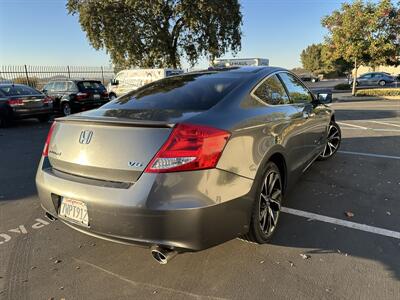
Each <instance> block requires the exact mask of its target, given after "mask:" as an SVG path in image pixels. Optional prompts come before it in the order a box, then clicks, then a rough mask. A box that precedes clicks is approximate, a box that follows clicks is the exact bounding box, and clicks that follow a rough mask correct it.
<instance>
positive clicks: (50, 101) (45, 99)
mask: <svg viewBox="0 0 400 300" xmlns="http://www.w3.org/2000/svg"><path fill="white" fill-rule="evenodd" d="M43 103H44V104H49V103H53V99H51V98H50V97H48V96H47V97H45V98H44V99H43Z"/></svg>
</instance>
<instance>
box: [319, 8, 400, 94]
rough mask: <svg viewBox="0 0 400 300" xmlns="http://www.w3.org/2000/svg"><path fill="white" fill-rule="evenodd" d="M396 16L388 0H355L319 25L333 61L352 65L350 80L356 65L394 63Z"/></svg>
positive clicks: (396, 47) (354, 81) (396, 46)
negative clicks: (324, 28)
mask: <svg viewBox="0 0 400 300" xmlns="http://www.w3.org/2000/svg"><path fill="white" fill-rule="evenodd" d="M399 5H400V3H399V4H398V6H399ZM398 13H399V9H398V8H397V7H396V6H395V5H394V4H393V3H392V2H391V1H390V0H381V1H380V2H379V3H372V2H367V3H364V2H363V1H362V0H356V1H354V2H353V3H351V4H348V3H344V4H342V7H341V9H340V10H336V11H334V12H333V13H332V14H331V15H330V16H327V17H325V18H323V19H322V25H323V26H324V27H326V28H327V29H328V32H329V33H328V36H327V37H326V44H327V46H328V49H329V52H330V53H332V57H333V59H335V60H336V59H343V60H344V61H348V62H350V61H351V62H353V63H354V68H355V74H354V79H355V78H357V68H358V66H359V65H360V64H365V65H378V64H382V63H386V64H396V63H397V61H398V59H397V58H396V56H398V55H399V45H398V44H397V43H396V37H395V35H396V34H397V33H398V32H399V31H396V30H398V29H399V27H398V26H399V25H398V19H399V16H398ZM355 92H356V80H353V95H354V94H355Z"/></svg>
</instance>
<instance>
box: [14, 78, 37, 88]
mask: <svg viewBox="0 0 400 300" xmlns="http://www.w3.org/2000/svg"><path fill="white" fill-rule="evenodd" d="M12 82H13V83H15V84H25V85H29V86H31V87H33V88H37V87H38V85H39V78H37V77H29V81H28V80H27V79H26V77H17V78H14V79H13V80H12Z"/></svg>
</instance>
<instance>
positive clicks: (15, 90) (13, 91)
mask: <svg viewBox="0 0 400 300" xmlns="http://www.w3.org/2000/svg"><path fill="white" fill-rule="evenodd" d="M0 90H1V92H2V93H3V94H4V95H5V96H30V95H41V93H40V92H39V91H37V90H35V89H34V88H31V87H29V86H24V85H15V86H13V85H7V86H2V87H0Z"/></svg>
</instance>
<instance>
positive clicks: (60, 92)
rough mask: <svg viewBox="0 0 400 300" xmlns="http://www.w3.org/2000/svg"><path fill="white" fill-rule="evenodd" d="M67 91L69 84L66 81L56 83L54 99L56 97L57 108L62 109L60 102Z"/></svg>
mask: <svg viewBox="0 0 400 300" xmlns="http://www.w3.org/2000/svg"><path fill="white" fill-rule="evenodd" d="M66 91H67V82H65V81H55V82H54V91H53V95H54V96H53V97H54V100H53V101H54V102H55V104H56V105H55V106H56V107H58V108H60V102H61V98H62V97H63V96H64V94H65V93H66Z"/></svg>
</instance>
